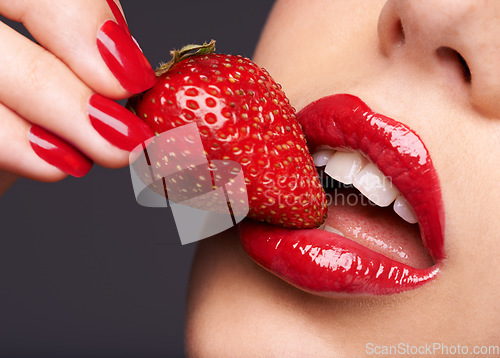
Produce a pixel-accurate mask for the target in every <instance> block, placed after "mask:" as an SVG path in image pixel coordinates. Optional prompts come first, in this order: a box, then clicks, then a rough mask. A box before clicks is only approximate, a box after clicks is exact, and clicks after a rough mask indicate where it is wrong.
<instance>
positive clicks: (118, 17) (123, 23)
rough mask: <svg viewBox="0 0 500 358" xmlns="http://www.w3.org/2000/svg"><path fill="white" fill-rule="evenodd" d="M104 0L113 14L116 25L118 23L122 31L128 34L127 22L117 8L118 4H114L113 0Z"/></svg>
mask: <svg viewBox="0 0 500 358" xmlns="http://www.w3.org/2000/svg"><path fill="white" fill-rule="evenodd" d="M106 2H107V3H108V6H109V8H110V9H111V12H112V13H113V16H114V17H115V19H116V22H117V23H118V25H120V27H121V28H122V29H123V31H125V32H126V33H128V34H129V35H130V30H129V29H128V26H127V22H126V21H125V18H124V17H123V14H122V12H121V11H120V9H119V8H118V5H116V3H115V2H114V0H106Z"/></svg>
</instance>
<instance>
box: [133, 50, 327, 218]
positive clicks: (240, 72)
mask: <svg viewBox="0 0 500 358" xmlns="http://www.w3.org/2000/svg"><path fill="white" fill-rule="evenodd" d="M213 49H214V42H211V43H210V44H205V45H203V46H193V45H190V46H188V47H186V48H184V49H182V50H181V51H174V52H172V54H173V57H174V58H173V60H172V61H171V62H170V63H168V64H166V65H163V66H162V67H160V68H159V69H158V70H157V75H158V76H159V80H158V82H157V84H156V85H155V86H154V87H153V88H152V89H150V90H148V91H146V92H145V93H143V94H141V95H140V96H138V97H136V98H134V99H133V100H132V101H131V102H130V107H132V109H133V110H134V111H135V113H136V114H137V115H138V116H139V117H140V118H142V119H143V120H144V121H145V122H146V123H148V124H149V125H150V126H151V128H152V129H153V130H154V131H155V132H156V133H161V132H164V131H167V130H169V129H172V128H175V127H179V126H182V125H185V124H188V123H193V122H195V123H197V125H198V129H199V131H200V135H201V139H202V142H203V146H204V148H205V151H206V153H207V159H208V160H216V159H219V160H233V161H236V162H238V163H240V164H241V166H242V168H243V173H244V176H245V183H246V184H247V194H248V202H249V206H250V211H249V217H250V218H252V219H255V220H259V221H265V222H268V223H272V224H276V225H283V226H286V227H292V228H311V227H317V226H319V225H320V224H321V223H322V222H323V221H324V218H325V216H326V199H325V192H324V191H323V188H322V186H321V183H320V180H319V178H318V175H317V172H316V169H315V166H314V164H313V161H312V158H311V156H310V154H309V152H308V149H307V146H306V141H305V137H304V135H303V132H302V129H301V127H300V125H299V123H298V121H297V119H296V117H295V109H294V108H293V107H291V105H290V104H289V100H288V99H287V98H286V96H285V94H284V93H283V91H282V90H281V86H280V85H278V84H276V83H275V82H274V80H273V79H272V78H271V76H270V75H269V74H268V73H267V72H266V71H265V70H264V69H261V68H259V67H258V66H257V65H256V64H255V63H253V62H252V61H250V60H249V59H247V58H243V57H241V56H231V55H220V54H213V53H212V52H213ZM162 165H167V164H166V163H162Z"/></svg>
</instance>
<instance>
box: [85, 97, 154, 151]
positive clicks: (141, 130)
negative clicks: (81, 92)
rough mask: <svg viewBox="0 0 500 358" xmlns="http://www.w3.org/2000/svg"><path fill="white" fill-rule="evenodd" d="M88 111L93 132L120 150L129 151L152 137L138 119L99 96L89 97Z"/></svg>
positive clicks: (147, 127)
mask: <svg viewBox="0 0 500 358" xmlns="http://www.w3.org/2000/svg"><path fill="white" fill-rule="evenodd" d="M88 111H89V118H90V123H92V126H93V127H94V128H95V130H96V131H97V132H99V134H100V135H101V136H103V138H104V139H106V140H107V141H108V142H110V143H111V144H113V145H115V146H116V147H118V148H120V149H124V150H128V151H131V150H132V149H134V148H135V147H136V146H138V145H139V144H141V143H142V142H144V141H146V140H147V139H149V138H151V137H153V136H154V132H153V130H152V129H151V128H150V127H149V126H148V125H147V124H146V123H144V122H143V121H141V120H140V119H139V117H137V116H136V115H134V114H133V113H132V112H130V111H129V110H127V109H126V108H124V107H122V106H120V105H119V104H118V103H116V102H114V101H112V100H110V99H108V98H106V97H103V96H101V95H98V94H94V95H93V96H92V97H90V101H89V105H88Z"/></svg>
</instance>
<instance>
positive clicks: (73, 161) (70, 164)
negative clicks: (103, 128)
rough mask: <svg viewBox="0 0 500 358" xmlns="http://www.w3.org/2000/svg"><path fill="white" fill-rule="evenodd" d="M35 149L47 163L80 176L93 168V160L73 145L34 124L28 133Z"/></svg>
mask: <svg viewBox="0 0 500 358" xmlns="http://www.w3.org/2000/svg"><path fill="white" fill-rule="evenodd" d="M28 138H29V141H30V144H31V148H33V151H34V152H35V153H36V154H37V155H38V156H39V157H40V158H42V159H43V160H45V161H46V162H47V163H49V164H51V165H53V166H55V167H56V168H59V169H60V170H62V171H63V172H65V173H67V174H69V175H72V176H74V177H77V178H80V177H83V176H84V175H85V174H87V173H88V172H89V170H90V168H92V162H91V161H90V160H89V159H88V158H87V157H86V156H84V155H83V154H82V153H80V152H79V151H78V150H76V149H75V148H73V147H72V146H71V145H69V144H68V143H66V142H65V141H63V140H62V139H61V138H59V137H56V136H55V135H53V134H52V133H49V132H47V131H46V130H45V129H43V128H41V127H39V126H36V125H34V126H32V127H31V128H30V130H29V135H28Z"/></svg>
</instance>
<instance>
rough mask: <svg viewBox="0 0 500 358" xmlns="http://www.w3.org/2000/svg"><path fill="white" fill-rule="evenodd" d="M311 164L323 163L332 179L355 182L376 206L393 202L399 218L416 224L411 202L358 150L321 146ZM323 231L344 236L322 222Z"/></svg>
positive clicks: (347, 182) (319, 165)
mask: <svg viewBox="0 0 500 358" xmlns="http://www.w3.org/2000/svg"><path fill="white" fill-rule="evenodd" d="M312 157H313V160H314V164H315V165H316V166H318V167H321V166H325V173H326V174H327V175H328V176H330V177H332V178H333V179H335V180H337V181H339V182H341V183H344V184H347V185H350V184H352V185H354V187H356V189H358V190H359V191H360V192H361V193H362V194H363V195H364V196H366V197H367V198H368V199H370V200H371V201H372V202H373V203H375V204H376V205H378V206H381V207H386V206H389V205H390V204H391V203H392V202H393V201H395V202H394V206H393V209H394V211H395V212H396V214H398V215H399V216H401V218H402V219H403V220H405V221H407V222H409V223H411V224H414V223H417V222H418V220H417V216H416V215H415V212H414V211H413V208H412V207H411V205H410V204H409V203H408V202H407V201H406V199H405V198H404V197H403V196H402V195H400V194H399V191H398V189H397V188H396V187H395V186H394V185H392V182H391V180H390V179H389V178H387V177H386V176H385V175H384V173H382V172H381V171H380V169H378V167H377V166H376V165H375V164H374V163H372V162H371V161H370V160H368V159H367V158H366V157H365V156H364V155H363V154H361V153H359V152H341V151H335V150H334V149H331V148H321V149H320V150H318V151H317V152H316V153H313V154H312ZM321 229H322V230H325V231H330V232H334V233H336V234H339V235H343V234H342V233H341V232H340V231H338V230H337V229H335V228H332V227H331V226H327V225H324V226H323V227H321Z"/></svg>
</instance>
